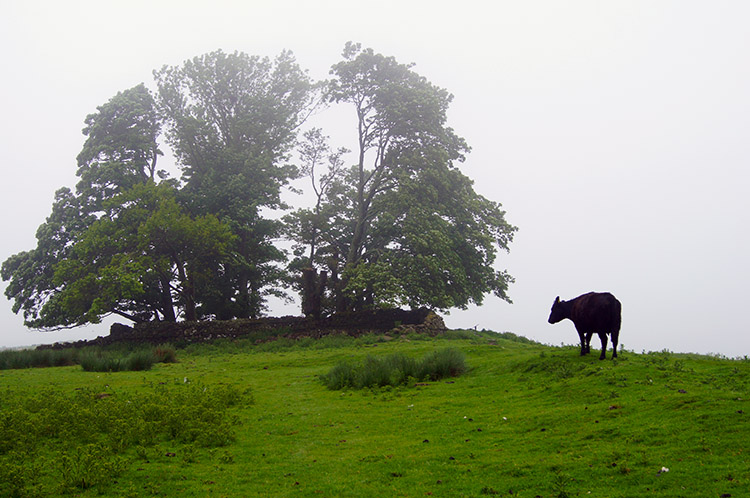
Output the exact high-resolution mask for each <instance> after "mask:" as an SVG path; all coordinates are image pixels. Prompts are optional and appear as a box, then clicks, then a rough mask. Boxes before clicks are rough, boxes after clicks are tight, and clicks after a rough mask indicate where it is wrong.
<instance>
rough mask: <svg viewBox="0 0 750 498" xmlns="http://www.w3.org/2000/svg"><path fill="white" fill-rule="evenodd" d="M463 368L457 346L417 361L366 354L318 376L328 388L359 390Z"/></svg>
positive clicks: (436, 377)
mask: <svg viewBox="0 0 750 498" xmlns="http://www.w3.org/2000/svg"><path fill="white" fill-rule="evenodd" d="M466 370H467V366H466V359H465V357H464V354H463V353H462V352H461V351H459V350H457V349H452V348H448V349H442V350H439V351H434V352H432V353H430V354H428V355H426V356H425V357H424V358H423V359H422V360H421V361H417V360H415V359H413V358H409V357H408V356H405V355H403V354H400V353H396V354H393V355H390V356H388V357H385V358H376V357H373V356H367V357H366V358H365V359H364V361H363V362H362V363H361V364H358V365H352V364H350V363H348V362H345V361H344V362H341V363H339V364H338V365H336V366H335V367H333V368H332V369H331V370H330V371H329V372H328V373H327V374H324V375H321V376H320V379H321V381H322V382H323V383H324V384H325V385H326V387H328V388H329V389H332V390H336V389H345V388H347V387H350V388H354V389H361V388H365V387H384V386H398V385H404V384H407V383H408V382H409V379H418V380H431V381H437V380H440V379H443V378H446V377H456V376H459V375H461V374H463V373H465V372H466Z"/></svg>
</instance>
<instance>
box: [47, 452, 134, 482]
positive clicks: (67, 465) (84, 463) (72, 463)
mask: <svg viewBox="0 0 750 498" xmlns="http://www.w3.org/2000/svg"><path fill="white" fill-rule="evenodd" d="M59 468H60V485H61V486H62V487H63V488H73V489H75V488H78V489H87V488H90V487H92V486H94V485H96V484H100V483H104V482H107V481H109V480H110V479H112V478H113V477H116V476H117V475H119V474H120V473H121V472H122V470H123V468H124V463H123V461H122V459H120V458H117V457H114V458H113V457H112V456H111V455H110V454H109V451H108V449H107V448H104V447H102V446H98V445H94V444H87V445H85V446H79V447H76V448H75V449H73V450H71V451H65V452H63V453H62V455H61V456H60V461H59Z"/></svg>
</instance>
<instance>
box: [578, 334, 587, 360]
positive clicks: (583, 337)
mask: <svg viewBox="0 0 750 498" xmlns="http://www.w3.org/2000/svg"><path fill="white" fill-rule="evenodd" d="M578 338H579V339H581V356H583V355H585V354H586V353H588V348H587V347H586V334H584V333H583V332H578Z"/></svg>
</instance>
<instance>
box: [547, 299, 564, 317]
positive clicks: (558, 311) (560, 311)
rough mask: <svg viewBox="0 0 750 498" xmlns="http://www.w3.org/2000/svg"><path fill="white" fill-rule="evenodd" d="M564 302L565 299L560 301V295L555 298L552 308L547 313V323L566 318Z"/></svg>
mask: <svg viewBox="0 0 750 498" xmlns="http://www.w3.org/2000/svg"><path fill="white" fill-rule="evenodd" d="M564 302H565V301H560V296H557V297H556V298H555V302H554V303H552V310H551V311H550V313H549V320H547V321H548V322H549V323H557V322H559V321H561V320H564V319H566V318H567V316H565V315H566V313H565V311H566V310H565V306H563V303H564Z"/></svg>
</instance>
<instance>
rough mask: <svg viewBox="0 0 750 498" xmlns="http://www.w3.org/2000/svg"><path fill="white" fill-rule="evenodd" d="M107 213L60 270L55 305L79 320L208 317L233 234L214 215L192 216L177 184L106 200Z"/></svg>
mask: <svg viewBox="0 0 750 498" xmlns="http://www.w3.org/2000/svg"><path fill="white" fill-rule="evenodd" d="M104 209H105V214H104V215H103V216H102V217H101V218H100V219H98V220H97V221H96V222H94V223H93V224H92V225H91V227H89V228H88V230H86V231H85V232H84V233H83V234H82V236H81V237H80V238H79V239H78V240H77V242H76V244H75V245H74V246H73V248H72V251H71V253H70V256H69V257H68V258H67V259H65V260H64V261H62V262H60V263H59V264H58V265H57V266H56V268H55V274H54V280H55V283H56V285H57V286H58V288H59V291H58V292H57V293H56V294H55V297H54V303H55V305H56V306H58V303H59V307H60V308H62V309H65V310H66V312H67V313H68V315H70V316H73V317H75V319H76V320H77V323H86V322H98V321H99V319H100V318H101V317H102V316H105V315H108V314H111V313H115V314H118V315H120V316H123V317H126V318H129V319H131V320H134V321H142V320H147V319H153V318H156V319H162V320H168V321H174V320H175V318H176V313H175V307H177V309H178V310H179V312H180V313H182V315H183V317H184V318H185V319H186V320H197V319H198V318H201V317H202V316H201V313H200V312H199V311H200V310H199V306H198V303H200V302H201V301H202V298H203V296H205V295H208V294H210V293H211V292H213V287H214V285H213V282H214V280H216V279H217V278H218V276H219V275H220V274H221V273H222V271H223V265H224V263H225V261H226V259H227V258H228V256H229V251H228V248H229V247H230V245H231V243H232V240H233V236H232V234H231V231H230V230H229V227H228V226H226V225H224V224H222V223H221V222H219V220H218V219H216V217H215V216H213V215H207V216H199V217H192V216H190V215H188V214H187V213H185V211H184V209H183V208H182V207H180V206H179V204H178V203H177V200H176V192H175V190H174V189H173V188H172V186H170V185H169V184H166V183H162V184H161V185H156V184H154V183H153V182H147V183H145V184H140V185H136V186H134V187H133V188H132V189H130V190H128V191H125V192H123V193H121V194H119V195H117V196H115V197H113V198H112V199H110V200H108V201H105V202H104Z"/></svg>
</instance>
